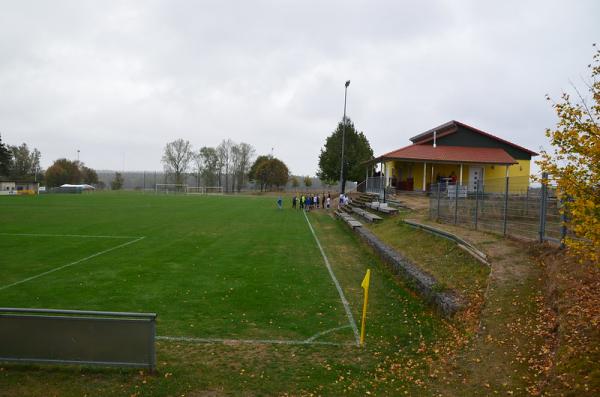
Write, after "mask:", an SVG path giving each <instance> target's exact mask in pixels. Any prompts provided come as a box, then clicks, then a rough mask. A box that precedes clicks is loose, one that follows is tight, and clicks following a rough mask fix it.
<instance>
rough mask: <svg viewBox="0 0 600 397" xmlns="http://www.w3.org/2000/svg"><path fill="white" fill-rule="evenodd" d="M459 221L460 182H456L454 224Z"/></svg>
mask: <svg viewBox="0 0 600 397" xmlns="http://www.w3.org/2000/svg"><path fill="white" fill-rule="evenodd" d="M457 222H458V183H454V224H455V225H456V223H457Z"/></svg>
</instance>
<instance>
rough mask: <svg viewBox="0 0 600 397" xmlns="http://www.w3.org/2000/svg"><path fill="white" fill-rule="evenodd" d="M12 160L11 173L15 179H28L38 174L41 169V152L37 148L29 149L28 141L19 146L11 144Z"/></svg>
mask: <svg viewBox="0 0 600 397" xmlns="http://www.w3.org/2000/svg"><path fill="white" fill-rule="evenodd" d="M10 150H11V152H12V157H13V159H12V162H11V165H10V175H11V177H12V178H14V179H28V178H30V177H33V176H34V175H36V174H37V172H38V171H39V169H40V158H41V157H42V155H41V153H40V151H39V150H37V149H35V148H34V149H33V151H31V150H29V147H28V146H27V144H26V143H22V144H21V145H19V146H10Z"/></svg>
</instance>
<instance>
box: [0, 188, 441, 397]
mask: <svg viewBox="0 0 600 397" xmlns="http://www.w3.org/2000/svg"><path fill="white" fill-rule="evenodd" d="M286 204H287V207H288V208H285V209H283V210H278V209H277V208H276V205H275V198H273V197H258V196H257V197H231V196H215V197H196V196H192V197H190V196H163V195H158V196H156V195H153V194H151V195H143V194H141V193H133V192H116V193H115V192H107V193H94V194H84V195H42V196H38V197H0V252H1V253H2V255H1V256H0V269H1V270H2V271H0V307H35V308H55V309H84V310H108V311H139V312H155V313H157V314H158V321H157V324H158V327H157V334H158V335H159V336H172V337H184V338H197V339H202V340H203V341H204V342H209V343H199V342H201V341H199V340H192V341H188V340H164V339H159V340H158V341H157V359H158V371H157V373H156V374H154V375H148V374H147V373H145V372H138V371H132V370H127V369H102V368H90V367H55V366H35V365H15V364H1V363H0V385H1V387H0V396H4V395H7V396H12V395H44V396H46V395H60V396H63V395H67V396H68V395H108V394H113V395H116V396H121V395H125V396H131V395H136V396H146V395H159V396H162V395H190V396H198V395H230V394H234V395H281V394H286V393H287V394H292V395H304V394H311V393H312V394H318V395H341V394H350V395H364V394H365V393H366V392H367V391H372V392H378V394H383V395H390V394H399V393H404V392H405V391H406V392H408V393H411V394H413V395H414V394H415V393H419V394H423V393H424V394H429V393H428V392H426V389H425V387H426V386H425V385H424V383H423V382H422V381H421V379H423V378H424V377H426V376H427V375H426V368H427V363H428V362H429V360H431V357H432V356H434V355H435V353H433V352H434V351H437V349H438V347H436V346H440V345H441V344H443V343H445V342H444V341H445V340H446V339H447V338H448V337H451V332H449V330H450V328H451V326H449V324H448V323H447V322H445V321H444V320H442V319H440V318H439V317H438V315H437V314H435V313H434V312H433V311H432V310H431V309H430V308H429V307H428V306H427V305H426V304H424V303H423V302H422V301H421V299H420V298H418V297H416V296H415V295H414V294H413V293H411V292H410V290H409V289H407V288H406V287H405V286H404V285H403V284H402V282H401V281H400V280H399V279H398V278H397V277H395V276H394V275H393V274H391V272H390V271H389V270H388V269H387V267H386V266H385V265H383V264H382V263H380V261H379V260H378V258H377V257H376V256H374V255H373V254H372V253H371V251H370V250H368V249H367V248H366V247H365V246H364V245H363V244H362V243H361V242H360V241H359V240H358V239H357V237H356V236H355V235H354V234H353V233H351V232H350V231H349V229H348V228H347V227H346V226H345V225H344V224H343V223H341V222H340V221H338V220H336V219H334V218H333V217H332V216H330V214H329V213H326V212H325V211H314V212H311V213H309V214H308V219H309V220H310V223H311V224H312V226H313V228H314V230H315V232H316V235H317V236H318V238H319V240H320V242H321V245H322V247H323V250H324V252H325V253H326V255H327V257H328V258H329V261H330V263H331V266H332V268H333V271H334V273H335V275H336V277H337V279H338V280H339V283H340V285H341V289H342V290H343V293H344V294H345V296H346V298H347V300H348V302H349V309H350V311H351V313H352V315H353V316H354V318H355V319H356V321H357V322H358V321H360V313H361V310H362V300H363V292H362V289H361V288H360V283H361V280H362V278H363V276H364V273H365V271H366V269H367V268H371V269H372V279H371V290H370V301H369V314H368V318H369V321H368V323H367V337H366V345H365V347H363V348H358V347H356V346H355V335H354V333H353V330H352V329H351V327H350V322H349V320H348V316H347V314H346V311H345V309H344V305H343V304H342V301H341V299H340V295H339V293H338V291H337V289H336V287H335V285H334V282H333V281H332V278H331V277H330V275H329V272H328V270H327V268H326V266H325V263H324V260H323V257H322V255H321V252H320V251H319V248H318V246H317V244H316V242H315V239H314V237H313V235H312V234H311V231H310V228H309V224H308V222H307V219H306V218H305V216H304V214H303V213H302V212H301V211H297V210H292V209H291V208H289V203H286ZM142 237H143V238H142ZM327 331H331V332H328V333H327ZM318 333H324V334H323V335H320V336H318V337H317V334H318ZM311 337H312V338H313V339H314V341H315V342H318V343H316V344H290V345H287V344H273V343H243V341H248V340H255V341H256V340H258V341H259V342H260V341H263V342H269V341H273V340H274V341H292V342H298V341H306V340H307V339H309V338H311ZM211 338H214V339H227V340H229V341H227V342H225V343H222V342H219V341H218V340H217V341H215V343H210V340H207V339H211ZM236 340H237V342H236Z"/></svg>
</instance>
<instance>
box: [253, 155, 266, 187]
mask: <svg viewBox="0 0 600 397" xmlns="http://www.w3.org/2000/svg"><path fill="white" fill-rule="evenodd" d="M270 159H271V156H266V155H261V156H258V157H257V158H256V160H254V163H253V164H252V166H251V167H250V171H248V179H250V180H251V181H256V182H258V180H257V175H256V171H257V170H258V167H260V166H261V165H262V163H264V162H267V161H269V160H270ZM261 190H262V186H261Z"/></svg>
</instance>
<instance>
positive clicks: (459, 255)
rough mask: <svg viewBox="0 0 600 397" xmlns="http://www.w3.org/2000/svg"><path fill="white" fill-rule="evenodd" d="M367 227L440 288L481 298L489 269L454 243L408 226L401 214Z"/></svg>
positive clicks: (468, 296) (469, 296)
mask: <svg viewBox="0 0 600 397" xmlns="http://www.w3.org/2000/svg"><path fill="white" fill-rule="evenodd" d="M368 227H369V228H370V229H371V231H373V233H375V234H376V235H377V236H378V237H379V238H381V239H382V240H383V241H385V242H386V243H388V244H390V245H391V246H392V247H394V248H396V249H397V250H398V251H400V252H402V254H404V255H405V256H406V257H407V258H408V259H410V260H411V261H412V262H413V263H415V264H418V266H419V267H421V268H422V269H423V270H425V271H427V272H428V273H430V274H431V275H432V276H434V277H435V278H436V279H437V280H438V282H439V283H440V288H450V289H453V290H456V291H458V292H459V293H460V294H461V295H463V296H465V297H466V298H467V299H468V300H469V302H474V301H480V300H481V295H482V292H483V290H484V289H485V286H486V280H487V277H488V274H489V269H488V268H487V267H486V266H483V265H482V264H481V263H479V262H478V261H476V260H475V259H473V257H471V256H470V255H469V254H468V253H466V252H465V251H463V250H461V249H460V248H459V247H458V246H457V245H456V244H455V243H454V242H451V241H448V240H446V239H443V238H440V237H437V236H434V235H432V234H431V233H428V232H425V231H423V230H418V229H415V228H413V227H411V226H408V225H406V224H405V223H404V222H402V217H392V218H390V217H387V218H386V219H385V220H384V221H383V222H381V223H376V224H370V225H368Z"/></svg>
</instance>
